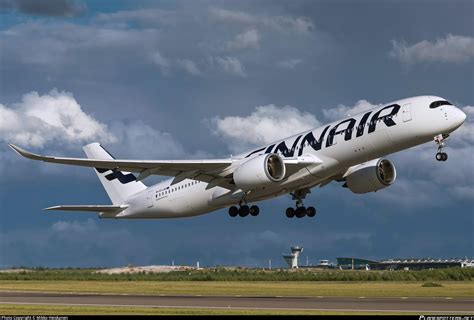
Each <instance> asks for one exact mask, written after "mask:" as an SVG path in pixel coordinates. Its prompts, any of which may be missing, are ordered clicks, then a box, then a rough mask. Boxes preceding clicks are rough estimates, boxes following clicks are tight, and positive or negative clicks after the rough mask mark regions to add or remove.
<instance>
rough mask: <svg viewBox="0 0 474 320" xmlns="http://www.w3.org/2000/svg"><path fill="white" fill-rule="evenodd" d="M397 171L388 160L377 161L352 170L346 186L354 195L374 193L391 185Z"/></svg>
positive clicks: (347, 177)
mask: <svg viewBox="0 0 474 320" xmlns="http://www.w3.org/2000/svg"><path fill="white" fill-rule="evenodd" d="M396 178H397V171H396V170H395V166H394V165H393V163H392V162H390V161H389V160H387V159H375V160H372V161H368V162H365V163H362V164H360V165H358V166H355V167H353V168H352V170H351V172H350V173H349V175H347V176H346V186H347V187H348V188H349V189H350V190H351V191H352V192H354V193H367V192H374V191H377V190H380V189H383V188H385V187H388V186H389V185H391V184H392V183H393V182H394V181H395V179H396Z"/></svg>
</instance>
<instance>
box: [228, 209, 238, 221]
mask: <svg viewBox="0 0 474 320" xmlns="http://www.w3.org/2000/svg"><path fill="white" fill-rule="evenodd" d="M238 215H239V208H237V207H236V206H232V207H230V208H229V216H231V217H232V218H233V217H237V216H238Z"/></svg>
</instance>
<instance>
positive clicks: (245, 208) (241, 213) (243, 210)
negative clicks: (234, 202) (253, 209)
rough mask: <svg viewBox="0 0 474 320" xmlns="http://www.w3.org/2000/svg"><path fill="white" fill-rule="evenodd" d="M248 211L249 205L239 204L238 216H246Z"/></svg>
mask: <svg viewBox="0 0 474 320" xmlns="http://www.w3.org/2000/svg"><path fill="white" fill-rule="evenodd" d="M249 213H250V208H249V206H247V205H245V206H241V207H240V209H239V216H241V217H246V216H248V215H249Z"/></svg>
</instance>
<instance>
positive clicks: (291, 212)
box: [286, 189, 316, 218]
mask: <svg viewBox="0 0 474 320" xmlns="http://www.w3.org/2000/svg"><path fill="white" fill-rule="evenodd" d="M309 192H310V190H309V189H303V190H298V191H296V192H295V193H291V195H292V196H293V200H296V208H291V207H290V208H287V209H286V216H287V217H288V218H293V217H297V218H303V217H304V216H308V217H314V216H315V215H316V209H315V208H314V207H307V208H306V207H305V206H304V204H303V199H304V198H305V197H306V194H308V193H309Z"/></svg>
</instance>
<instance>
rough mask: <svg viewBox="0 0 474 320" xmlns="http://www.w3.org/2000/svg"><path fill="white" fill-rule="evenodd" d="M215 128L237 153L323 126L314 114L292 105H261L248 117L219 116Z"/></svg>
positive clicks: (213, 123)
mask: <svg viewBox="0 0 474 320" xmlns="http://www.w3.org/2000/svg"><path fill="white" fill-rule="evenodd" d="M211 125H212V129H213V130H214V132H215V133H216V134H218V135H219V136H222V137H223V139H225V140H226V141H227V142H228V143H229V147H230V149H231V150H232V151H233V152H239V151H243V149H244V148H249V147H251V146H257V145H264V144H268V143H270V142H273V141H276V140H278V139H281V138H285V137H288V136H290V135H292V134H296V133H298V132H302V131H304V130H308V129H311V128H314V127H317V126H318V125H319V121H318V120H317V119H316V117H315V116H314V115H312V114H309V113H307V112H301V111H299V110H298V109H297V108H295V107H292V106H284V107H278V106H275V105H273V104H270V105H266V106H259V107H256V108H255V111H254V112H252V113H251V114H250V115H248V116H243V117H239V116H228V117H223V118H220V117H216V118H214V119H212V120H211Z"/></svg>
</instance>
